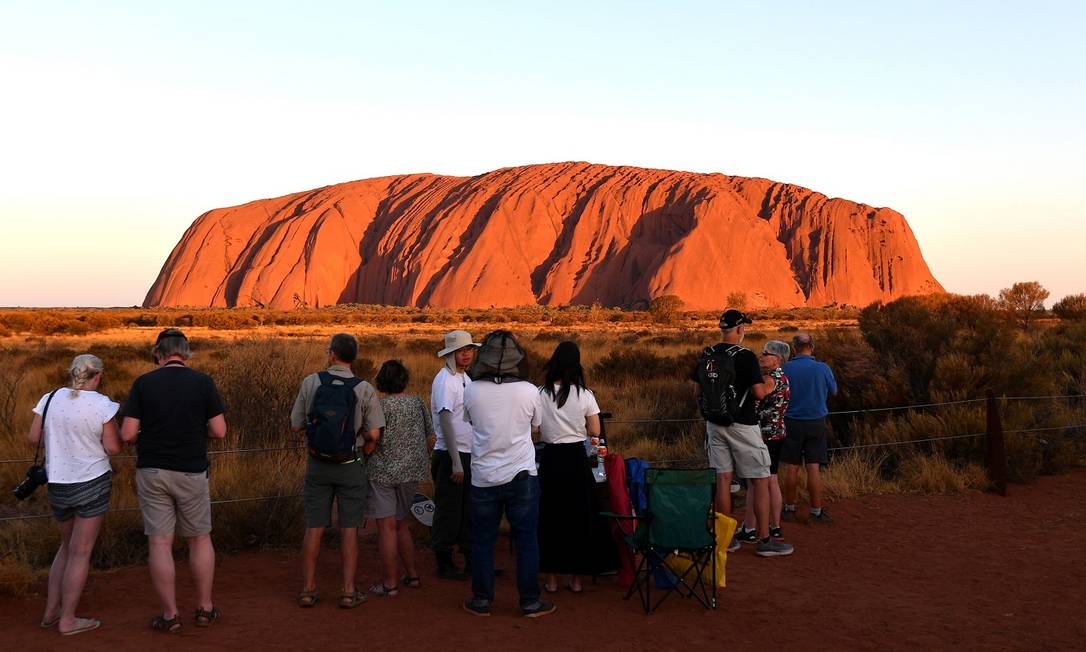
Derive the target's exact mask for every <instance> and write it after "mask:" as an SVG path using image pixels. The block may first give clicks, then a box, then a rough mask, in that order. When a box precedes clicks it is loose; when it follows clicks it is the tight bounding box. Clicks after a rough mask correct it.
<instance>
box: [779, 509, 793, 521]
mask: <svg viewBox="0 0 1086 652" xmlns="http://www.w3.org/2000/svg"><path fill="white" fill-rule="evenodd" d="M781 521H783V522H785V523H795V522H796V510H794V509H786V510H784V511H783V512H781Z"/></svg>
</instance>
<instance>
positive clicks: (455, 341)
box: [437, 331, 482, 358]
mask: <svg viewBox="0 0 1086 652" xmlns="http://www.w3.org/2000/svg"><path fill="white" fill-rule="evenodd" d="M465 346H474V347H476V348H478V347H480V346H482V344H476V343H475V342H472V341H471V333H469V332H467V331H449V332H448V333H445V348H443V349H441V350H440V351H438V352H437V357H439V358H444V357H445V356H447V355H449V354H450V353H452V352H453V351H459V350H460V349H462V348H464V347H465Z"/></svg>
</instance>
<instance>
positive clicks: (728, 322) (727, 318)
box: [720, 308, 754, 329]
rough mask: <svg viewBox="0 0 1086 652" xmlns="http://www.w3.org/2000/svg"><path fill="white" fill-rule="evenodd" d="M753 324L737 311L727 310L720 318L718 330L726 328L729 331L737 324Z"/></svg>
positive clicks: (748, 318)
mask: <svg viewBox="0 0 1086 652" xmlns="http://www.w3.org/2000/svg"><path fill="white" fill-rule="evenodd" d="M753 323H754V322H753V321H752V320H751V318H750V317H747V316H746V315H745V314H743V313H741V312H739V311H738V310H734V309H732V308H729V309H728V310H725V311H724V314H723V315H721V316H720V328H721V329H726V328H728V329H730V328H735V327H736V326H738V325H739V324H753Z"/></svg>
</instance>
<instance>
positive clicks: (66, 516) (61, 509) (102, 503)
mask: <svg viewBox="0 0 1086 652" xmlns="http://www.w3.org/2000/svg"><path fill="white" fill-rule="evenodd" d="M47 491H48V497H49V506H50V507H52V508H53V516H55V517H56V519H57V520H58V521H61V522H64V521H67V520H70V519H72V518H74V517H76V516H78V517H79V518H91V517H94V516H99V515H101V514H105V513H106V512H108V511H109V497H110V495H111V494H112V493H113V472H112V471H106V472H105V473H103V474H102V475H100V476H98V477H97V478H94V479H93V480H87V481H86V482H73V483H71V484H59V483H54V482H50V483H49V485H48V489H47Z"/></svg>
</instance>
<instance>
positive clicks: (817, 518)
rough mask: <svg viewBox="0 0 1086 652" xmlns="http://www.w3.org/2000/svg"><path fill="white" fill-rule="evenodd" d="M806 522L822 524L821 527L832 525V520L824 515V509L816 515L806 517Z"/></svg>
mask: <svg viewBox="0 0 1086 652" xmlns="http://www.w3.org/2000/svg"><path fill="white" fill-rule="evenodd" d="M807 522H808V523H822V524H823V525H829V524H830V523H833V519H832V518H830V515H829V514H827V513H826V510H825V509H823V510H822V511H821V512H819V513H817V514H811V515H810V516H808V517H807Z"/></svg>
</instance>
